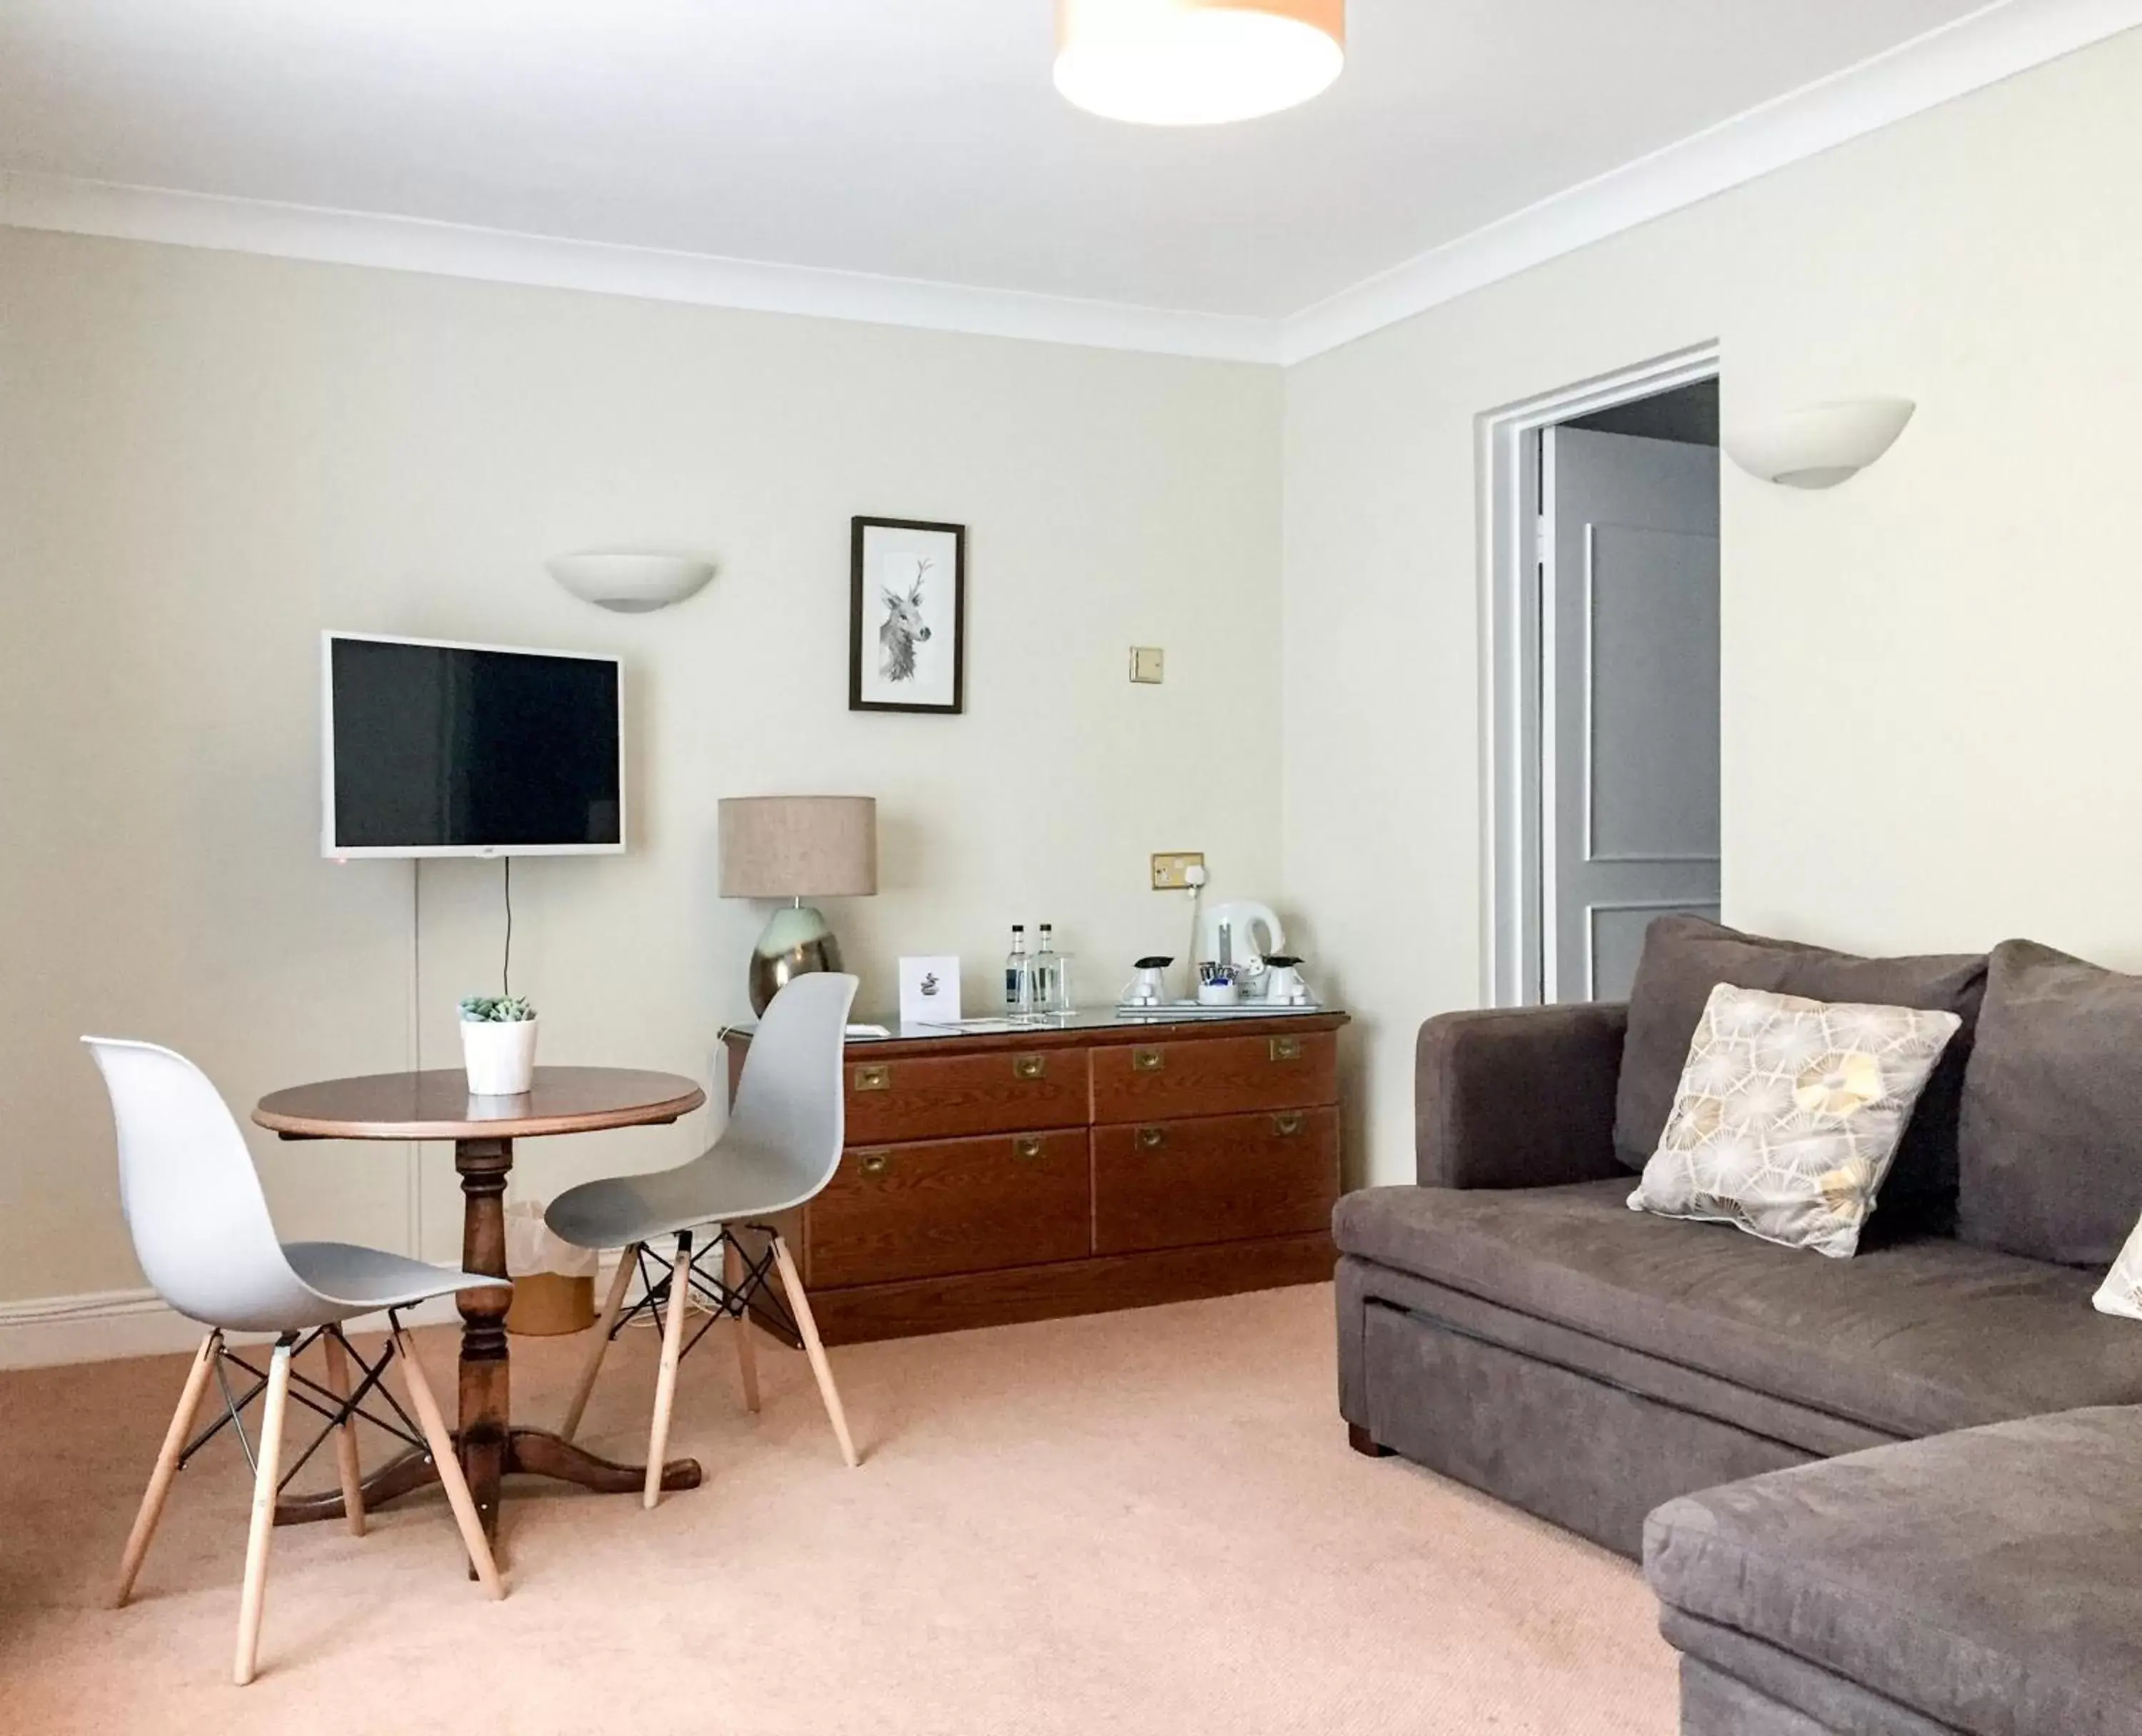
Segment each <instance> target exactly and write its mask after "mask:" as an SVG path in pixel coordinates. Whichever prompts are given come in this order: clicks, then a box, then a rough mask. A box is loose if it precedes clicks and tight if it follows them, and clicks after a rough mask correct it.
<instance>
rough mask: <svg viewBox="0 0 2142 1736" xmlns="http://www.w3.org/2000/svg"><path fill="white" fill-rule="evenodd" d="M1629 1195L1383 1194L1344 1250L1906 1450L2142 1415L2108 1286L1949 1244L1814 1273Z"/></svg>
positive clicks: (1338, 1224)
mask: <svg viewBox="0 0 2142 1736" xmlns="http://www.w3.org/2000/svg"><path fill="white" fill-rule="evenodd" d="M1627 1194H1628V1183H1627V1182H1626V1181H1587V1182H1580V1183H1577V1184H1576V1185H1574V1186H1567V1187H1536V1188H1518V1189H1510V1190H1499V1189H1498V1190H1486V1189H1481V1190H1468V1191H1460V1190H1458V1189H1454V1188H1436V1187H1379V1188H1370V1189H1366V1190H1365V1191H1361V1192H1360V1193H1353V1194H1349V1195H1347V1196H1345V1198H1344V1199H1342V1200H1340V1202H1339V1206H1338V1210H1337V1211H1336V1212H1335V1214H1334V1215H1333V1234H1334V1235H1335V1237H1336V1238H1337V1240H1338V1244H1339V1247H1340V1250H1341V1251H1342V1252H1344V1253H1347V1254H1351V1255H1357V1256H1358V1257H1360V1258H1361V1259H1364V1260H1375V1261H1378V1262H1379V1263H1381V1264H1382V1265H1388V1266H1391V1267H1394V1268H1396V1269H1397V1270H1400V1271H1404V1272H1410V1273H1414V1274H1415V1275H1419V1276H1420V1277H1423V1278H1426V1279H1429V1280H1431V1281H1433V1282H1434V1283H1437V1284H1440V1285H1446V1286H1448V1287H1449V1288H1450V1289H1452V1290H1461V1291H1463V1292H1464V1293H1465V1294H1466V1295H1473V1296H1478V1297H1481V1298H1483V1299H1484V1300H1488V1301H1491V1302H1496V1303H1499V1304H1502V1305H1503V1307H1505V1308H1510V1309H1516V1310H1518V1312H1520V1313H1523V1314H1531V1315H1533V1316H1535V1317H1537V1318H1538V1319H1545V1320H1553V1321H1556V1322H1558V1323H1559V1324H1562V1325H1565V1326H1570V1327H1574V1328H1576V1329H1577V1330H1579V1331H1582V1332H1585V1333H1588V1334H1592V1336H1594V1337H1597V1338H1602V1339H1607V1340H1609V1341H1611V1342H1612V1343H1614V1344H1626V1345H1627V1346H1628V1347H1629V1348H1631V1349H1635V1350H1641V1351H1642V1352H1644V1353H1645V1354H1647V1355H1650V1356H1654V1357H1658V1358H1661V1359H1664V1360H1666V1361H1669V1362H1675V1363H1678V1364H1681V1365H1682V1366H1684V1367H1686V1368H1691V1369H1698V1370H1700V1372H1702V1373H1705V1374H1715V1375H1716V1376H1718V1377H1720V1378H1722V1379H1726V1380H1731V1381H1736V1382H1738V1383H1740V1384H1741V1385H1744V1386H1750V1387H1753V1388H1755V1389H1756V1390H1758V1391H1760V1392H1764V1393H1772V1394H1774V1395H1775V1396H1777V1397H1779V1398H1784V1399H1788V1400H1790V1401H1791V1402H1793V1403H1797V1404H1802V1405H1806V1406H1808V1407H1809V1408H1814V1409H1816V1410H1822V1411H1827V1412H1829V1413H1830V1414H1832V1415H1834V1416H1839V1417H1843V1418H1849V1419H1851V1420H1853V1421H1855V1422H1858V1423H1863V1424H1864V1425H1866V1426H1868V1427H1869V1428H1878V1429H1880V1430H1882V1431H1883V1433H1888V1434H1891V1435H1897V1436H1913V1435H1921V1434H1931V1433H1936V1432H1937V1431H1939V1430H1942V1429H1947V1428H1968V1427H1970V1426H1971V1425H1972V1424H1974V1423H1991V1422H1997V1421H2000V1420H2001V1419H2002V1418H2009V1417H2023V1416H2030V1415H2032V1414H2034V1413H2037V1412H2040V1411H2048V1410H2066V1409H2070V1408H2073V1407H2075V1406H2077V1405H2084V1404H2103V1403H2136V1402H2142V1329H2138V1328H2137V1327H2136V1326H2135V1323H2134V1322H2132V1321H2129V1320H2120V1319H2114V1318H2112V1317H2111V1316H2110V1315H2107V1314H2099V1313H2097V1312H2096V1311H2095V1310H2094V1309H2092V1308H2091V1307H2090V1289H2091V1277H2090V1274H2088V1273H2086V1272H2081V1271H2077V1270H2072V1269H2070V1268H2069V1267H2066V1266H2059V1265H2047V1264H2046V1263H2044V1262H2042V1261H2039V1260H2021V1259H2018V1258H2016V1256H2015V1255H2009V1254H2000V1253H1996V1252H1994V1251H1992V1250H1989V1249H1985V1248H1974V1247H1971V1246H1968V1245H1966V1244H1964V1243H1962V1242H1959V1241H1953V1240H1949V1239H1947V1237H1939V1236H1929V1237H1924V1238H1922V1239H1920V1240H1913V1241H1907V1242H1903V1243H1899V1244H1894V1245H1888V1246H1873V1247H1869V1248H1867V1249H1865V1250H1863V1251H1862V1252H1861V1253H1860V1254H1859V1255H1858V1257H1857V1258H1856V1259H1853V1260H1810V1259H1809V1257H1808V1256H1807V1255H1805V1254H1804V1253H1801V1252H1799V1251H1797V1250H1794V1249H1790V1248H1779V1247H1774V1246H1772V1245H1769V1244H1768V1243H1766V1242H1761V1241H1758V1240H1755V1238H1754V1237H1752V1236H1747V1235H1741V1234H1740V1232H1739V1231H1738V1230H1734V1229H1732V1228H1730V1227H1729V1226H1725V1225H1723V1224H1681V1223H1666V1222H1662V1221H1660V1220H1659V1219H1657V1218H1654V1217H1649V1216H1645V1215H1644V1214H1642V1213H1641V1212H1634V1211H1630V1210H1629V1209H1628V1207H1627V1206H1626V1203H1625V1201H1626V1197H1627Z"/></svg>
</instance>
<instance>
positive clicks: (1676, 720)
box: [1482, 347, 1720, 1006]
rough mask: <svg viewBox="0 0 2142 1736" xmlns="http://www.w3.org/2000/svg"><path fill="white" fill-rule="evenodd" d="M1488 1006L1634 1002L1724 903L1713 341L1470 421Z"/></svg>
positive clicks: (1716, 466) (1715, 372) (1715, 381)
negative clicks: (1644, 960)
mask: <svg viewBox="0 0 2142 1736" xmlns="http://www.w3.org/2000/svg"><path fill="white" fill-rule="evenodd" d="M1482 434H1483V447H1484V451H1483V457H1484V459H1485V463H1484V464H1483V481H1484V482H1485V485H1486V486H1485V497H1484V499H1483V510H1484V511H1485V513H1486V514H1487V516H1486V519H1485V523H1486V525H1487V526H1488V535H1486V536H1485V537H1484V538H1483V562H1484V565H1483V585H1484V587H1485V589H1486V592H1487V594H1486V596H1485V598H1484V599H1483V601H1484V603H1485V604H1486V607H1485V609H1483V619H1484V621H1485V622H1486V625H1487V632H1486V634H1485V635H1484V636H1483V657H1484V659H1485V667H1484V669H1483V675H1484V677H1485V680H1484V683H1483V694H1484V702H1483V703H1484V707H1485V712H1484V715H1483V726H1484V735H1485V737H1486V741H1487V747H1486V753H1485V759H1486V764H1485V767H1484V774H1485V777H1486V780H1487V783H1488V798H1489V799H1488V810H1489V820H1490V824H1489V826H1488V836H1487V840H1486V861H1485V863H1484V865H1483V866H1484V867H1485V869H1486V875H1485V880H1486V885H1487V886H1488V910H1487V916H1488V921H1487V925H1486V926H1487V930H1488V945H1487V958H1486V960H1485V975H1486V977H1487V982H1486V984H1485V985H1484V986H1485V988H1486V989H1487V995H1486V998H1487V999H1488V1000H1489V1002H1490V1003H1491V1004H1494V1005H1502V1006H1518V1005H1530V1004H1538V1003H1542V1002H1553V1001H1581V1000H1595V999H1598V1000H1608V999H1622V998H1624V997H1626V994H1627V992H1628V987H1629V984H1630V981H1631V979H1632V978H1633V976H1634V974H1635V970H1636V958H1637V955H1638V953H1639V952H1640V950H1641V945H1642V941H1643V935H1644V930H1645V929H1646V927H1647V926H1648V925H1650V923H1651V920H1652V919H1653V918H1655V917H1656V916H1658V915H1661V914H1663V913H1665V912H1666V911H1670V910H1694V911H1698V912H1700V913H1702V914H1705V915H1712V916H1715V915H1717V914H1718V910H1719V872H1720V846H1719V710H1720V705H1719V698H1720V694H1719V604H1718V599H1719V542H1718V382H1717V359H1716V354H1715V349H1712V348H1709V347H1706V348H1705V349H1703V350H1701V351H1696V352H1690V353H1685V354H1683V355H1681V356H1678V357H1671V358H1664V359H1663V360H1661V362H1653V363H1648V364H1646V365H1645V366H1644V367H1640V368H1636V369H1632V370H1630V371H1628V372H1626V373H1624V374H1621V375H1619V376H1616V377H1612V378H1610V379H1606V380H1601V381H1593V382H1586V383H1585V384H1583V385H1581V386H1578V387H1572V388H1570V389H1569V390H1568V391H1567V392H1558V393H1552V394H1548V395H1546V396H1545V397H1541V398H1539V399H1535V400H1532V401H1529V402H1527V403H1525V404H1523V405H1518V406H1513V407H1510V408H1508V409H1507V410H1503V411H1499V412H1492V413H1491V414H1490V415H1489V416H1487V417H1483V418H1482Z"/></svg>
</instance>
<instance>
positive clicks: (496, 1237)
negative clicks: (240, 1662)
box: [253, 1067, 707, 1536]
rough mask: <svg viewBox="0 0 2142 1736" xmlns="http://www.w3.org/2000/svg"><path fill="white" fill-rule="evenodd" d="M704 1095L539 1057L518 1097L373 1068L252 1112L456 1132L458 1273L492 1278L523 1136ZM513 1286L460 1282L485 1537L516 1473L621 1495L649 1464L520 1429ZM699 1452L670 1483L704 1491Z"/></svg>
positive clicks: (459, 1434)
mask: <svg viewBox="0 0 2142 1736" xmlns="http://www.w3.org/2000/svg"><path fill="white" fill-rule="evenodd" d="M706 1100H707V1094H706V1092H703V1091H702V1090H700V1089H699V1087H698V1086H697V1085H695V1084H693V1083H692V1082H691V1081H690V1080H689V1079H686V1078H679V1077H678V1076H677V1075H676V1074H674V1073H641V1072H638V1071H635V1070H634V1069H632V1068H616V1067H539V1068H536V1069H535V1086H534V1088H533V1089H531V1090H530V1091H529V1092H526V1094H525V1095H523V1096H521V1097H471V1096H470V1095H469V1089H468V1080H467V1078H466V1076H465V1075H464V1074H463V1073H461V1071H460V1070H459V1069H458V1068H457V1069H455V1070H454V1071H452V1072H450V1073H373V1074H369V1075H368V1076H366V1077H364V1078H354V1079H328V1080H325V1081H323V1082H322V1083H319V1084H317V1085H298V1086H294V1087H292V1088H291V1089H289V1090H288V1091H278V1092H272V1093H271V1094H270V1095H269V1096H267V1097H263V1098H261V1100H260V1102H259V1104H258V1106H256V1107H255V1108H254V1112H253V1119H254V1121H256V1122H259V1124H260V1125H261V1126H262V1127H267V1128H269V1129H272V1130H273V1131H274V1132H276V1133H279V1134H280V1135H281V1136H282V1137H284V1139H385V1140H412V1139H451V1140H452V1141H453V1142H454V1167H455V1169H456V1170H457V1171H459V1172H460V1174H461V1270H464V1271H469V1272H481V1273H483V1274H484V1275H486V1277H498V1278H503V1277H505V1276H506V1173H507V1171H510V1170H511V1168H512V1167H513V1142H514V1141H515V1140H516V1139H534V1138H536V1137H540V1136H541V1135H544V1134H550V1133H592V1132H598V1131H599V1130H600V1129H603V1128H606V1127H651V1126H654V1125H655V1124H657V1123H660V1122H674V1120H676V1119H677V1117H679V1116H680V1115H689V1113H690V1112H692V1111H693V1110H694V1109H696V1108H698V1107H699V1106H700V1105H701V1104H702V1103H703V1102H706ZM509 1300H511V1291H509V1290H463V1291H462V1292H461V1294H460V1295H458V1296H457V1298H456V1299H455V1301H456V1305H457V1306H458V1307H459V1308H460V1309H461V1427H460V1428H459V1429H458V1430H457V1431H456V1433H455V1437H454V1438H455V1441H456V1443H457V1445H458V1446H459V1448H460V1451H461V1468H462V1470H463V1472H466V1475H467V1477H468V1486H469V1492H470V1493H471V1495H472V1496H474V1497H475V1498H476V1511H477V1512H479V1513H481V1515H482V1517H483V1528H484V1531H485V1533H486V1536H496V1535H497V1531H498V1492H499V1482H500V1479H501V1478H502V1477H505V1476H506V1475H508V1474H509V1473H511V1472H530V1473H532V1474H533V1475H535V1476H538V1477H557V1478H560V1479H561V1480H563V1481H564V1482H572V1483H579V1484H580V1485H581V1486H582V1487H586V1488H590V1489H600V1490H602V1491H604V1492H606V1493H610V1494H618V1495H621V1494H624V1493H627V1492H636V1491H638V1490H639V1488H640V1487H642V1485H643V1484H644V1482H645V1478H646V1471H645V1467H642V1466H636V1465H620V1464H617V1463H614V1462H612V1461H610V1460H609V1459H603V1458H598V1457H595V1454H593V1453H591V1452H584V1451H583V1450H582V1449H581V1448H580V1447H575V1446H574V1445H573V1444H572V1443H570V1442H569V1441H565V1440H561V1439H560V1438H559V1437H558V1436H556V1435H555V1434H553V1433H550V1431H549V1430H548V1429H543V1428H515V1427H514V1426H513V1423H512V1418H511V1399H510V1392H509V1388H508V1383H507V1362H506V1306H507V1304H508V1302H509ZM437 1480H438V1473H437V1471H436V1470H435V1469H434V1468H433V1467H432V1463H431V1462H430V1460H429V1458H428V1457H427V1456H426V1455H425V1454H423V1453H422V1452H416V1451H414V1450H413V1449H412V1451H410V1452H405V1453H403V1454H402V1456H401V1457H399V1458H397V1459H395V1460H393V1461H392V1462H390V1463H388V1464H387V1465H385V1466H383V1467H381V1468H380V1469H379V1470H378V1471H375V1472H373V1473H372V1475H371V1476H370V1477H367V1478H366V1479H365V1481H364V1484H363V1495H364V1502H365V1505H366V1506H367V1507H377V1506H378V1504H379V1503H380V1502H384V1501H392V1499H394V1497H396V1496H397V1495H406V1494H407V1493H408V1492H410V1491H411V1490H412V1489H417V1488H422V1487H423V1486H424V1485H425V1484H427V1483H431V1482H437ZM698 1482H699V1466H698V1461H697V1460H694V1459H672V1460H670V1461H669V1462H667V1463H666V1464H664V1466H663V1467H662V1487H664V1488H665V1489H691V1488H696V1487H698ZM342 1511H343V1503H342V1496H341V1494H340V1493H339V1492H337V1493H334V1494H320V1495H308V1496H300V1497H295V1498H294V1499H291V1500H287V1501H283V1502H279V1503H278V1504H277V1506H276V1508H275V1519H276V1522H277V1523H278V1524H283V1525H287V1524H291V1523H294V1522H298V1521H304V1520H308V1519H331V1518H338V1517H340V1516H341V1513H342Z"/></svg>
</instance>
